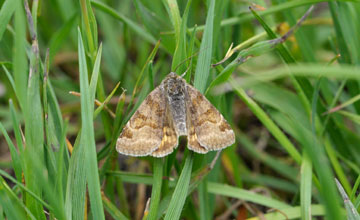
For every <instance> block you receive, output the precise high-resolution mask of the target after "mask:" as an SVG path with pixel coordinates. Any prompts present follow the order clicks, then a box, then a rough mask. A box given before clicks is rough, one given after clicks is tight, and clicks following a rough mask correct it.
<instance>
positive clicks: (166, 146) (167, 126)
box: [151, 104, 179, 157]
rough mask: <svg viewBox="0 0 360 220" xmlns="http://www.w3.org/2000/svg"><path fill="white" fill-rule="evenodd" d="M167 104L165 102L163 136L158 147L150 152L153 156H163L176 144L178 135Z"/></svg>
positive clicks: (171, 150)
mask: <svg viewBox="0 0 360 220" xmlns="http://www.w3.org/2000/svg"><path fill="white" fill-rule="evenodd" d="M169 110H170V109H169V106H168V105H167V104H166V107H165V117H164V124H163V138H162V140H161V144H160V146H159V148H157V149H156V150H155V151H154V152H152V153H151V156H153V157H164V156H166V155H168V154H170V153H172V152H173V151H174V149H175V148H176V147H177V145H178V139H179V138H178V135H177V133H176V131H175V127H174V122H173V119H172V117H171V115H170V111H169Z"/></svg>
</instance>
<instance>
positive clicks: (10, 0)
mask: <svg viewBox="0 0 360 220" xmlns="http://www.w3.org/2000/svg"><path fill="white" fill-rule="evenodd" d="M16 6H17V1H14V0H6V1H4V2H3V4H2V7H1V9H0V41H1V39H2V37H3V35H4V32H5V30H6V26H7V25H8V23H9V21H10V19H11V16H12V15H13V14H14V12H15V9H16Z"/></svg>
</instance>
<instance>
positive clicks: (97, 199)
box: [78, 29, 105, 219]
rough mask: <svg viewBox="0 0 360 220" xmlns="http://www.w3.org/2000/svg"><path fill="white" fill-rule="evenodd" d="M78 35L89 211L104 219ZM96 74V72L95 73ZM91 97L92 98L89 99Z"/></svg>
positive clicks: (82, 48) (86, 82)
mask: <svg viewBox="0 0 360 220" xmlns="http://www.w3.org/2000/svg"><path fill="white" fill-rule="evenodd" d="M78 36H79V69H80V71H79V72H80V93H81V97H80V100H81V124H82V126H81V127H82V132H81V138H80V145H83V147H82V148H81V150H83V151H85V154H84V156H85V163H84V166H86V167H85V170H86V179H87V183H88V190H89V197H90V205H91V212H92V214H93V217H94V218H95V219H105V216H104V211H103V204H102V200H101V192H100V182H99V172H98V165H97V159H96V148H95V137H94V127H93V107H92V105H93V104H92V103H94V99H93V98H94V97H93V96H92V95H93V94H91V93H90V92H91V91H90V90H89V84H88V74H87V66H86V58H85V50H84V47H83V43H82V37H81V33H80V30H79V29H78ZM96 74H97V73H96ZM91 98H92V99H91Z"/></svg>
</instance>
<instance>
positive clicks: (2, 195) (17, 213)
mask: <svg viewBox="0 0 360 220" xmlns="http://www.w3.org/2000/svg"><path fill="white" fill-rule="evenodd" d="M0 206H2V207H3V209H4V212H5V215H6V217H7V219H26V216H27V214H26V213H25V211H24V209H23V208H22V204H21V201H20V200H19V198H17V196H16V195H15V194H14V193H13V192H12V191H11V189H10V187H9V186H8V185H7V184H6V182H5V180H4V179H3V178H2V177H0ZM29 214H31V213H29ZM30 216H31V217H32V219H35V218H34V217H33V216H32V215H30Z"/></svg>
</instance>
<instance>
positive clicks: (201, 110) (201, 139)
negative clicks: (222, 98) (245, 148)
mask: <svg viewBox="0 0 360 220" xmlns="http://www.w3.org/2000/svg"><path fill="white" fill-rule="evenodd" d="M187 93H188V96H189V98H188V102H187V108H188V112H189V114H188V115H189V120H188V121H190V126H188V127H189V128H190V129H189V131H188V142H189V143H193V144H190V146H191V147H192V148H195V149H197V150H199V151H200V152H199V153H206V152H207V151H208V150H220V149H223V148H225V147H227V146H230V145H232V144H233V143H235V134H234V131H233V130H232V129H231V127H230V125H229V124H228V123H227V121H226V120H225V118H224V117H223V116H222V115H221V114H220V112H219V111H218V110H217V109H216V108H215V107H214V106H213V105H212V104H211V103H210V102H209V101H208V100H207V99H206V98H205V96H204V95H203V94H201V93H200V92H199V91H198V90H197V89H195V88H194V87H192V86H190V85H187ZM193 131H195V134H194V132H193ZM195 140H197V142H198V144H199V145H200V147H202V148H205V150H207V151H205V150H203V149H202V148H199V146H196V142H195ZM194 145H195V146H194ZM192 150H194V149H192ZM194 151H196V150H194ZM201 151H202V152H201ZM197 152H198V151H197Z"/></svg>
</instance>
